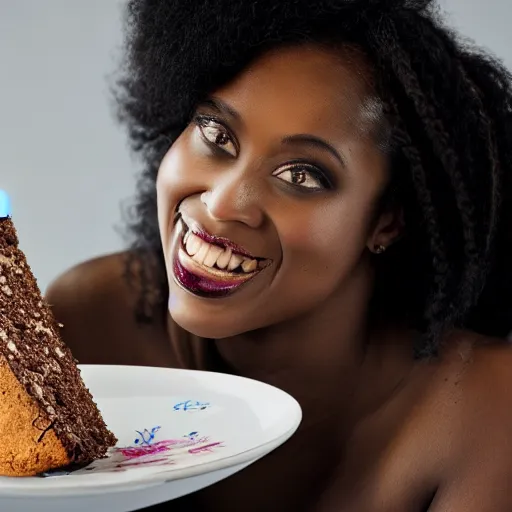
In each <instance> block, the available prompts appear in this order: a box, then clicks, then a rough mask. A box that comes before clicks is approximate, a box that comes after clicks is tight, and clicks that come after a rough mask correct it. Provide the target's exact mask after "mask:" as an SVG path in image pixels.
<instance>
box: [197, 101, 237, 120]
mask: <svg viewBox="0 0 512 512" xmlns="http://www.w3.org/2000/svg"><path fill="white" fill-rule="evenodd" d="M201 105H202V106H203V107H210V108H211V109H213V110H215V111H217V112H218V113H219V114H227V115H228V116H230V117H232V118H233V119H235V120H236V121H238V122H241V121H242V116H241V115H240V114H239V113H238V112H237V111H236V110H235V109H234V108H232V107H230V106H229V105H228V104H227V103H225V102H224V101H222V100H221V99H219V98H214V97H213V96H212V97H209V98H206V99H205V100H203V101H202V102H201Z"/></svg>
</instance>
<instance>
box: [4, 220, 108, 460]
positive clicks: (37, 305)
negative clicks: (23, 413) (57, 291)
mask: <svg viewBox="0 0 512 512" xmlns="http://www.w3.org/2000/svg"><path fill="white" fill-rule="evenodd" d="M59 327H60V326H59V325H58V324H57V322H56V320H55V319H54V317H53V315H52V312H51V309H50V307H49V305H48V304H47V303H46V302H45V300H44V298H43V297H42V295H41V292H40V290H39V287H38V285H37V282H36V279H35V277H34V275H33V273H32V271H31V269H30V267H29V265H28V263H27V260H26V257H25V255H24V254H23V252H22V251H21V250H20V249H19V247H18V237H17V233H16V229H15V227H14V224H13V222H12V220H11V219H10V218H4V219H0V354H2V355H3V356H4V357H5V358H6V360H7V361H8V362H9V365H10V367H11V370H12V371H13V373H14V375H15V376H16V378H17V379H18V381H19V382H20V383H21V384H22V385H23V387H24V388H25V390H26V392H27V393H28V394H29V395H30V396H31V397H32V398H33V399H34V400H35V402H36V403H37V404H38V406H39V408H40V415H39V418H37V419H36V420H35V421H34V425H35V426H36V427H37V428H39V429H40V430H41V437H40V439H42V438H43V437H44V435H45V433H46V432H47V431H48V430H49V429H51V428H53V429H54V432H55V434H56V435H57V437H58V438H59V440H60V441H61V443H62V445H63V446H64V448H65V449H66V450H67V452H68V455H69V457H70V459H71V460H72V461H73V462H74V463H76V464H86V463H88V462H92V461H93V460H95V459H97V458H100V457H102V456H104V455H105V454H106V452H107V449H108V448H109V447H111V446H114V445H115V443H116V442H117V439H116V438H115V436H114V435H113V434H112V433H111V432H110V431H109V430H108V429H107V427H106V425H105V422H104V421H103V418H102V417H101V414H100V412H99V410H98V408H97V406H96V404H95V402H94V401H93V397H92V395H91V393H90V392H89V390H88V389H87V388H86V387H85V385H84V383H83V381H82V378H81V375H80V370H79V369H78V367H77V365H76V364H77V361H76V360H75V359H74V357H73V355H72V354H71V351H70V350H69V348H68V347H67V346H66V345H65V344H64V343H63V341H62V340H61V338H60V336H59Z"/></svg>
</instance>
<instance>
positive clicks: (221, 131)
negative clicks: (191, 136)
mask: <svg viewBox="0 0 512 512" xmlns="http://www.w3.org/2000/svg"><path fill="white" fill-rule="evenodd" d="M194 121H195V123H196V125H197V127H198V128H199V130H200V132H201V137H202V138H203V140H204V141H205V142H206V143H207V144H208V145H209V146H213V147H215V148H216V149H220V150H221V151H225V152H226V153H228V154H229V155H231V156H236V155H237V152H238V151H237V147H236V146H235V143H234V142H233V138H232V137H231V134H230V133H229V131H228V129H227V128H226V127H225V126H224V125H223V124H222V123H220V122H219V121H217V120H216V119H214V118H212V117H206V116H197V117H196V118H195V120H194Z"/></svg>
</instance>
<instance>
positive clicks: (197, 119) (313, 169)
mask: <svg viewBox="0 0 512 512" xmlns="http://www.w3.org/2000/svg"><path fill="white" fill-rule="evenodd" d="M192 122H193V123H194V124H195V125H196V126H197V127H198V128H206V127H207V125H208V123H215V124H217V125H219V126H220V127H222V129H223V130H225V132H226V134H227V135H228V136H229V138H230V139H231V142H232V143H233V145H234V146H235V148H236V150H237V152H238V151H239V147H238V144H237V142H236V139H235V137H234V136H233V135H232V133H231V131H230V130H229V129H228V127H227V126H226V125H225V124H224V123H223V122H222V121H221V120H220V119H218V118H216V117H214V116H211V115H204V114H197V115H195V116H194V118H193V119H192ZM202 139H203V140H204V142H205V144H207V145H208V146H209V147H210V148H211V149H212V150H213V151H214V152H215V153H216V154H218V155H221V156H228V157H232V155H230V154H229V153H228V152H227V151H225V150H224V149H222V148H221V147H220V146H218V145H217V144H215V143H213V142H211V141H210V140H208V139H207V138H206V137H204V136H202ZM283 167H284V170H283V171H281V172H285V171H294V170H302V169H307V172H308V173H310V174H311V175H312V176H313V177H314V178H315V179H317V180H318V181H319V182H320V183H321V184H322V186H323V187H325V188H313V187H303V186H301V185H297V184H293V183H289V182H285V183H286V184H287V185H289V186H290V187H293V189H294V190H299V191H300V192H303V193H306V194H311V193H314V192H319V191H321V190H326V189H327V190H332V189H333V188H334V182H333V180H332V178H331V175H330V173H329V172H327V171H326V170H325V169H323V168H322V167H321V166H319V165H316V164H315V165H312V164H311V163H309V162H304V161H301V160H295V161H291V162H287V163H286V164H285V165H284V166H283Z"/></svg>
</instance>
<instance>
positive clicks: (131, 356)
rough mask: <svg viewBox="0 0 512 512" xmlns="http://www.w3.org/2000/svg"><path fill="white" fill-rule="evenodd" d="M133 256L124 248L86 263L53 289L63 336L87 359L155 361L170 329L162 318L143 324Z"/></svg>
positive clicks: (52, 298) (48, 294) (50, 295)
mask: <svg viewBox="0 0 512 512" xmlns="http://www.w3.org/2000/svg"><path fill="white" fill-rule="evenodd" d="M128 258H129V253H125V252H120V253H114V254H110V255H106V256H102V257H98V258H94V259H91V260H88V261H85V262H83V263H80V264H78V265H76V266H74V267H72V268H70V269H69V270H67V271H66V272H64V273H63V274H62V275H60V276H58V277H57V278H56V279H55V280H54V281H53V282H52V283H51V284H50V286H49V287H48V289H47V292H46V300H47V301H48V303H49V304H50V306H51V308H52V310H53V312H54V315H55V317H56V319H57V320H58V321H59V322H60V323H61V324H63V327H62V336H63V339H64V341H65V343H66V344H67V345H68V346H69V347H70V348H71V350H72V351H73V354H74V355H75V357H76V358H77V359H78V361H79V362H81V363H89V364H92V363H98V364H101V363H105V364H106V363H108V364H151V363H152V360H153V358H155V357H156V356H155V355H154V347H153V345H155V346H156V345H157V344H158V343H159V342H160V341H161V340H162V339H163V338H164V336H165V329H164V328H163V326H162V323H161V322H158V321H155V323H154V324H153V325H151V324H148V325H145V326H144V325H140V324H139V323H138V322H137V319H136V315H135V311H136V306H137V301H138V300H139V292H140V290H139V289H138V288H137V287H136V286H131V285H130V283H129V280H128V278H127V270H128ZM140 346H143V347H144V350H141V349H140ZM159 356H161V354H159Z"/></svg>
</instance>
